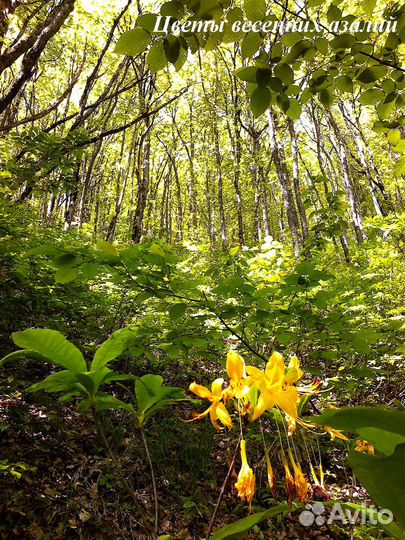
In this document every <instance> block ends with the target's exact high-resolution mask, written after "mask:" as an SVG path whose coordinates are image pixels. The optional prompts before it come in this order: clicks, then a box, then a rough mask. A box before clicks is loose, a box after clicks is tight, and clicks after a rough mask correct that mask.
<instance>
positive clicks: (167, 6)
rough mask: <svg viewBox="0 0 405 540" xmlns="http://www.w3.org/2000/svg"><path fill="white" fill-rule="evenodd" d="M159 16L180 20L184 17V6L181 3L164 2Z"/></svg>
mask: <svg viewBox="0 0 405 540" xmlns="http://www.w3.org/2000/svg"><path fill="white" fill-rule="evenodd" d="M160 13H161V15H163V16H165V17H174V18H175V19H181V18H182V17H183V15H184V6H183V4H182V3H181V2H165V3H164V4H163V5H162V7H161V8H160Z"/></svg>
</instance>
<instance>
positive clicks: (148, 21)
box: [136, 13, 157, 33]
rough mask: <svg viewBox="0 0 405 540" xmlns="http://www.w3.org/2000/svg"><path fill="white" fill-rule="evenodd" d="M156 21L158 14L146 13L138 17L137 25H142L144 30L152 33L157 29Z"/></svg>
mask: <svg viewBox="0 0 405 540" xmlns="http://www.w3.org/2000/svg"><path fill="white" fill-rule="evenodd" d="M156 21H157V15H155V14H154V13H145V14H144V15H140V16H139V17H138V18H137V19H136V26H140V27H141V28H143V29H144V30H147V31H148V32H151V33H152V32H153V31H154V29H155V26H156Z"/></svg>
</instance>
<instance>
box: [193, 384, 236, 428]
mask: <svg viewBox="0 0 405 540" xmlns="http://www.w3.org/2000/svg"><path fill="white" fill-rule="evenodd" d="M223 384H224V379H215V381H214V382H213V383H212V385H211V390H209V389H208V388H206V387H205V386H202V385H201V384H197V383H195V382H192V383H191V384H190V387H189V389H190V391H191V392H193V394H195V395H196V396H198V397H200V398H202V399H207V400H208V401H211V403H212V405H210V407H208V409H207V410H205V411H204V412H203V413H201V414H196V415H195V417H194V418H193V419H192V420H199V419H201V418H204V417H205V416H207V415H208V414H209V415H210V418H211V422H212V425H213V426H214V428H215V429H222V428H221V426H220V425H219V424H218V420H219V421H220V422H221V424H223V425H224V426H226V427H228V428H231V427H233V424H232V419H231V417H230V415H229V412H228V411H227V409H226V407H225V405H224V404H223V403H222V402H221V400H222V385H223ZM192 420H189V422H191V421H192Z"/></svg>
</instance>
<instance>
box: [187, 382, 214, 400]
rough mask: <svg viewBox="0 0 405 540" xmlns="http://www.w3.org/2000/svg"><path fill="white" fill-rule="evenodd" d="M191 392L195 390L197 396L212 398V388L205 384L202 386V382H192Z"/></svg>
mask: <svg viewBox="0 0 405 540" xmlns="http://www.w3.org/2000/svg"><path fill="white" fill-rule="evenodd" d="M189 390H190V392H193V394H195V395H196V396H198V397H200V398H203V399H209V400H212V397H213V396H212V392H211V390H208V388H206V387H205V386H202V385H201V384H197V383H196V382H192V383H191V384H190V386H189Z"/></svg>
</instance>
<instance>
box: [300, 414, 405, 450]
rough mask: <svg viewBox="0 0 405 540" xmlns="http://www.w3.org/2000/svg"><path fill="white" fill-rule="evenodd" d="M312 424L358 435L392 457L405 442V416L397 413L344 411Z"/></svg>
mask: <svg viewBox="0 0 405 540" xmlns="http://www.w3.org/2000/svg"><path fill="white" fill-rule="evenodd" d="M309 420H310V421H311V422H313V423H314V424H318V425H322V426H329V427H333V428H335V429H342V430H344V431H350V432H353V433H358V435H359V436H360V437H363V438H364V439H365V440H367V441H369V442H371V443H372V444H373V445H374V446H375V448H376V449H377V450H379V451H381V452H385V453H392V452H393V450H394V448H395V446H396V445H397V444H399V443H402V442H405V412H402V411H397V410H395V409H385V408H383V407H343V408H341V409H332V410H330V411H327V412H325V413H323V414H321V415H320V416H315V417H311V418H309ZM398 436H399V437H398Z"/></svg>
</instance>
